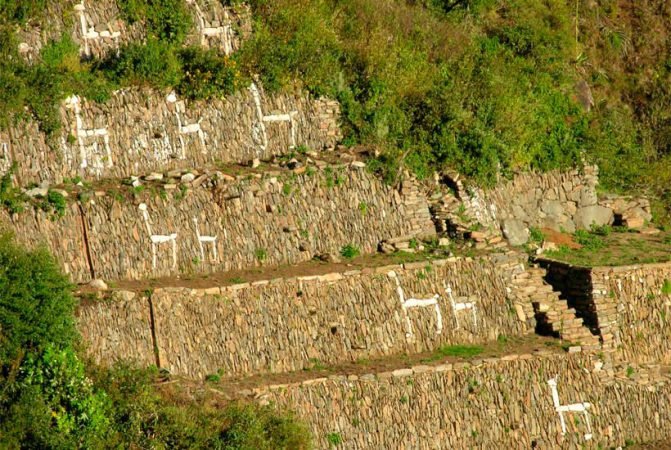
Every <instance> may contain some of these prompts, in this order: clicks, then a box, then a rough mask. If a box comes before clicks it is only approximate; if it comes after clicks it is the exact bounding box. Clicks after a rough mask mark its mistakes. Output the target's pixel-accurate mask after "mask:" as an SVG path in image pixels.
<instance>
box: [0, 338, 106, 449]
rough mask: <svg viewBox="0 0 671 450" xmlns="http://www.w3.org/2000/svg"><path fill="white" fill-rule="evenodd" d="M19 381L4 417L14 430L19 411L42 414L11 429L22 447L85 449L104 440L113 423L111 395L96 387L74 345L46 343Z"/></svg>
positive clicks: (27, 362) (29, 360)
mask: <svg viewBox="0 0 671 450" xmlns="http://www.w3.org/2000/svg"><path fill="white" fill-rule="evenodd" d="M18 380H19V381H18V383H17V386H16V387H15V388H14V389H15V390H16V392H18V396H17V398H16V399H13V400H14V401H13V402H12V407H11V408H9V411H8V414H7V415H6V416H5V417H3V418H2V419H3V420H2V421H1V422H2V423H4V424H6V425H7V428H10V429H11V425H12V424H16V423H17V422H18V423H21V420H20V419H19V418H17V417H16V414H18V413H23V412H26V410H32V411H31V412H30V414H31V415H35V416H37V418H38V420H37V421H36V422H35V423H31V424H25V425H26V426H25V427H22V429H21V430H20V431H19V430H13V431H11V432H10V430H7V431H8V432H9V434H10V435H14V436H16V437H18V438H20V439H17V441H18V442H21V444H22V445H23V446H27V447H31V448H58V447H61V446H63V447H70V448H74V447H84V448H85V447H92V446H93V447H99V446H101V445H102V444H103V443H104V441H105V437H106V435H107V433H108V432H109V431H110V425H111V423H110V420H109V418H108V412H109V411H108V408H109V404H108V401H107V397H106V395H105V393H104V392H102V391H95V390H94V389H93V387H92V384H91V380H90V379H89V378H88V377H87V376H86V374H85V372H84V365H83V364H82V363H81V362H80V361H79V359H78V358H77V356H76V355H75V353H74V351H73V350H72V349H71V348H65V349H61V350H57V349H56V348H54V347H53V346H47V347H46V348H45V350H44V351H43V352H42V353H41V354H37V353H31V354H29V355H28V356H27V357H26V360H25V361H24V362H23V363H22V365H21V369H20V374H19V377H18ZM26 396H30V397H32V400H31V401H27V399H26ZM35 403H37V404H35ZM3 434H4V430H3Z"/></svg>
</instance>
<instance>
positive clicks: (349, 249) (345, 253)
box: [340, 244, 361, 259]
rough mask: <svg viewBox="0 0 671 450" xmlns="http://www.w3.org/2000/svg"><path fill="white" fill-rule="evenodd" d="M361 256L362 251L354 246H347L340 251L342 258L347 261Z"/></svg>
mask: <svg viewBox="0 0 671 450" xmlns="http://www.w3.org/2000/svg"><path fill="white" fill-rule="evenodd" d="M360 254H361V250H360V249H359V247H357V246H356V245H354V244H347V245H345V246H343V247H342V248H341V249H340V256H342V257H343V258H347V259H352V258H356V257H357V256H359V255H360Z"/></svg>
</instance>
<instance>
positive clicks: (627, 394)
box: [253, 354, 671, 449]
mask: <svg viewBox="0 0 671 450" xmlns="http://www.w3.org/2000/svg"><path fill="white" fill-rule="evenodd" d="M627 373H629V375H627ZM552 379H555V380H556V381H557V394H558V399H557V400H558V402H557V403H558V404H559V405H560V406H563V405H568V404H575V405H580V406H582V405H585V404H589V405H590V407H589V408H588V409H587V411H588V416H587V417H588V419H589V426H588V425H587V423H586V420H585V415H584V414H583V413H582V412H581V411H575V412H564V413H563V414H564V415H565V424H566V433H563V432H562V426H561V422H560V417H559V414H558V411H557V409H556V408H555V403H554V402H553V397H552V388H551V386H549V385H548V381H549V380H552ZM253 395H254V396H255V397H256V398H257V399H259V401H261V402H263V403H266V402H273V403H276V404H278V405H280V406H286V407H289V408H292V409H294V410H295V411H298V412H299V416H300V417H302V418H303V419H305V420H306V422H307V423H309V424H310V426H311V428H312V431H313V434H314V436H315V437H316V440H317V443H316V446H317V448H328V447H329V439H328V437H329V436H333V435H337V436H339V437H340V438H341V439H342V444H341V445H342V447H343V448H348V449H388V448H397V449H457V448H483V449H484V448H487V449H490V448H514V449H518V448H519V449H529V448H541V449H550V448H585V447H586V448H616V447H621V446H624V445H625V444H627V443H630V442H648V441H655V440H663V439H669V438H671V410H669V404H671V380H669V378H668V376H664V375H661V374H660V373H659V368H658V367H649V368H648V367H641V368H638V367H637V369H636V372H635V373H634V374H631V370H628V369H627V368H626V367H620V366H611V365H605V364H604V363H603V362H601V361H600V360H598V359H593V358H590V357H588V356H584V355H578V356H572V355H568V356H566V355H535V356H534V355H531V354H526V355H507V356H504V357H502V358H492V359H486V360H479V361H474V362H472V363H456V364H443V365H439V366H415V367H412V368H407V369H406V368H403V369H398V370H395V371H393V372H383V373H377V374H368V375H362V376H357V375H350V376H347V375H342V376H332V377H329V378H320V379H313V380H307V381H304V382H302V383H297V384H285V385H272V386H268V387H267V388H261V389H258V390H256V391H255V392H253ZM574 409H576V410H577V409H578V408H574Z"/></svg>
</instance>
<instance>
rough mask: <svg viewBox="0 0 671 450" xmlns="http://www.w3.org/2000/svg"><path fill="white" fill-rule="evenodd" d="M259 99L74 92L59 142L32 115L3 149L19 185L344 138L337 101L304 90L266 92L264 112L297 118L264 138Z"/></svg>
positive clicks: (260, 154)
mask: <svg viewBox="0 0 671 450" xmlns="http://www.w3.org/2000/svg"><path fill="white" fill-rule="evenodd" d="M255 100H257V99H255V98H254V96H253V95H252V93H251V92H250V91H249V90H244V89H243V90H242V91H241V92H239V93H237V94H235V95H232V96H230V97H228V98H225V99H221V100H212V101H207V102H189V101H186V100H184V99H181V98H178V97H177V96H176V95H175V94H174V93H169V94H167V95H163V94H161V93H159V92H154V91H150V90H138V89H126V90H121V91H118V92H117V93H115V94H114V95H113V96H112V98H111V99H110V100H109V101H108V102H106V103H105V104H103V105H101V104H97V103H94V102H89V101H87V100H86V99H84V98H81V97H77V96H71V97H69V98H68V100H67V101H66V102H65V103H64V105H63V107H62V108H61V116H62V121H63V124H64V125H65V127H64V129H65V132H64V133H63V136H62V137H61V141H60V143H59V144H58V145H57V148H55V149H54V148H52V147H51V145H50V144H48V143H47V141H46V138H45V136H44V134H43V133H41V132H40V131H39V129H38V126H37V124H36V123H35V122H32V121H29V122H23V123H21V124H19V125H18V126H16V127H13V128H11V129H10V130H9V133H8V136H7V137H6V138H9V139H8V142H5V141H3V142H4V143H6V144H8V146H7V147H8V148H7V149H6V148H5V146H3V147H2V148H0V151H3V152H5V153H8V156H9V157H10V159H11V162H15V163H16V164H17V172H16V178H17V181H19V184H21V185H27V184H28V183H30V182H36V183H42V182H48V183H51V184H58V183H62V182H63V180H64V179H65V178H76V177H80V178H82V179H95V178H112V177H129V176H131V175H143V174H146V173H149V172H152V171H158V170H172V169H186V168H190V167H204V166H207V165H212V164H215V163H216V164H223V163H243V162H248V161H252V160H253V159H257V158H258V159H269V158H270V157H272V156H274V155H282V154H286V153H288V152H289V151H290V148H291V147H292V146H293V147H295V146H296V145H302V146H304V148H305V149H306V150H307V149H312V150H317V151H319V150H323V149H328V148H333V147H334V146H335V144H336V142H337V141H338V139H339V138H340V134H339V128H338V120H339V113H340V110H339V106H338V103H337V102H334V101H330V100H327V99H312V98H311V97H309V96H308V95H307V94H305V93H303V92H300V91H298V92H296V93H295V94H291V95H266V94H263V93H260V94H259V98H258V100H259V101H260V102H261V104H262V105H263V108H264V111H291V112H292V115H291V123H290V124H284V123H279V124H277V125H273V126H266V127H265V131H264V135H263V138H261V137H259V136H257V133H256V132H255V130H256V129H257V127H258V125H259V123H261V124H262V123H263V122H262V121H261V120H262V119H263V117H262V118H261V119H260V118H259V116H258V115H257V104H256V102H255ZM261 139H263V142H264V143H265V144H262V140H261ZM11 162H10V164H11ZM5 165H6V164H5Z"/></svg>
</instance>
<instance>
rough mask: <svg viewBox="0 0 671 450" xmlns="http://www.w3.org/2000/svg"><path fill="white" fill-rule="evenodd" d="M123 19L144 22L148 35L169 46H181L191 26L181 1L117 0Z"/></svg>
mask: <svg viewBox="0 0 671 450" xmlns="http://www.w3.org/2000/svg"><path fill="white" fill-rule="evenodd" d="M117 4H118V5H119V9H120V10H121V13H122V16H123V18H124V19H125V20H126V21H128V22H129V23H135V22H144V23H146V25H147V31H148V32H149V34H150V35H151V36H153V37H155V38H157V39H158V40H160V41H163V42H166V43H169V44H181V43H182V42H183V41H184V38H185V37H186V35H187V33H188V32H189V29H190V28H191V26H192V20H191V15H190V14H189V11H188V9H187V7H186V2H184V1H183V0H119V1H118V2H117Z"/></svg>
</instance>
